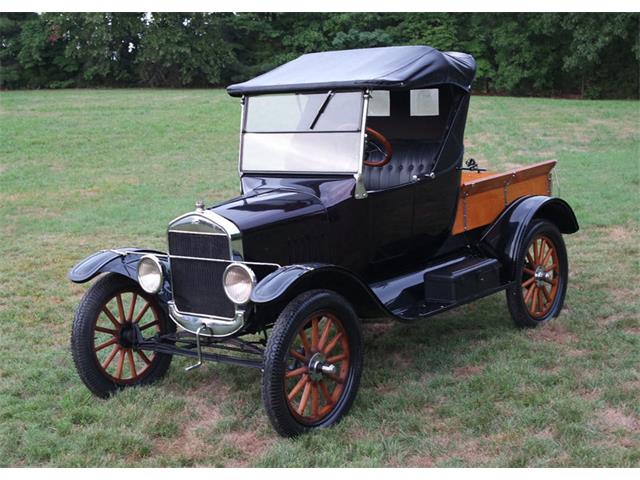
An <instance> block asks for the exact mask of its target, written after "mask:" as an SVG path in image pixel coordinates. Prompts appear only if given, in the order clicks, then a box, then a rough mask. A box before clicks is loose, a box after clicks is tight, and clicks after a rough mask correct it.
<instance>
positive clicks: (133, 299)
mask: <svg viewBox="0 0 640 480" xmlns="http://www.w3.org/2000/svg"><path fill="white" fill-rule="evenodd" d="M137 299H138V294H137V293H135V292H134V293H133V294H132V296H131V305H129V313H128V314H127V321H129V322H130V321H131V320H133V311H134V310H135V309H136V300H137Z"/></svg>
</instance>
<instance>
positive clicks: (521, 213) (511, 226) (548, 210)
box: [480, 195, 580, 280]
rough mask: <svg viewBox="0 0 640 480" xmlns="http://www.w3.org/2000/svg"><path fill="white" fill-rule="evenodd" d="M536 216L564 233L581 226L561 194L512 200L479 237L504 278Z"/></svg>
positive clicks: (512, 268) (510, 271) (509, 273)
mask: <svg viewBox="0 0 640 480" xmlns="http://www.w3.org/2000/svg"><path fill="white" fill-rule="evenodd" d="M538 218H544V219H546V220H549V221H550V222H552V223H554V224H555V225H556V226H557V227H558V229H559V230H560V232H561V233H564V234H571V233H575V232H577V231H578V229H579V228H580V227H579V225H578V220H577V219H576V216H575V213H574V212H573V210H572V208H571V207H570V206H569V204H568V203H567V202H565V201H564V200H562V199H560V198H555V197H547V196H543V195H536V196H528V197H522V198H519V199H517V200H515V201H514V202H512V203H511V204H510V205H509V206H508V207H507V208H505V210H504V211H503V212H502V214H501V215H500V216H499V217H498V218H497V219H496V220H495V222H494V223H493V224H492V225H490V226H489V227H488V228H487V230H486V231H485V232H484V233H483V234H482V237H481V239H480V246H481V247H482V248H484V249H486V250H488V251H489V253H490V254H491V255H492V256H495V257H496V258H498V259H499V260H500V261H501V262H502V264H503V268H504V274H505V275H506V279H507V280H512V279H513V277H514V275H515V266H516V262H517V255H518V251H519V250H520V246H521V244H522V242H523V241H524V237H525V235H526V233H527V230H528V229H529V225H530V224H531V222H532V221H534V220H536V219H538Z"/></svg>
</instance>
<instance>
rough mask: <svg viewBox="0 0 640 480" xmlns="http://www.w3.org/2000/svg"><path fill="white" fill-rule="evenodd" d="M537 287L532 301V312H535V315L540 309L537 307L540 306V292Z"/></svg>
mask: <svg viewBox="0 0 640 480" xmlns="http://www.w3.org/2000/svg"><path fill="white" fill-rule="evenodd" d="M537 290H538V289H537V287H536V292H535V293H534V294H533V301H532V302H531V312H533V314H534V315H535V313H536V312H537V311H538V310H537V307H538V292H537Z"/></svg>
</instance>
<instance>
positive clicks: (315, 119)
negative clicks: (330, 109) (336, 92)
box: [309, 90, 333, 130]
mask: <svg viewBox="0 0 640 480" xmlns="http://www.w3.org/2000/svg"><path fill="white" fill-rule="evenodd" d="M332 97H333V91H331V90H329V92H328V93H327V96H326V97H325V99H324V102H322V105H320V108H319V109H318V113H316V116H315V117H313V122H311V125H309V130H313V127H315V126H316V123H318V120H319V119H320V115H322V113H323V112H324V111H325V109H326V108H327V105H329V100H331V98H332Z"/></svg>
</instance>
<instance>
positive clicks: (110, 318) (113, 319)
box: [102, 305, 120, 328]
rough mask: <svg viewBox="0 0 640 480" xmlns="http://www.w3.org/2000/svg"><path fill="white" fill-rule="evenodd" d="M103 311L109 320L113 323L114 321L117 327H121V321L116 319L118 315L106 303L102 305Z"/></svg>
mask: <svg viewBox="0 0 640 480" xmlns="http://www.w3.org/2000/svg"><path fill="white" fill-rule="evenodd" d="M102 312H103V313H104V314H105V315H106V316H107V318H108V319H109V320H111V323H113V325H114V326H115V327H117V328H120V322H119V321H118V320H117V319H116V317H114V316H113V313H111V310H109V307H107V306H106V305H105V306H104V307H102Z"/></svg>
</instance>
